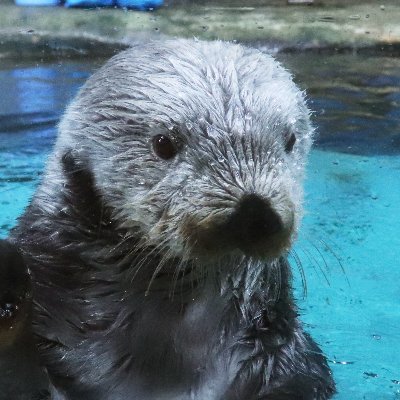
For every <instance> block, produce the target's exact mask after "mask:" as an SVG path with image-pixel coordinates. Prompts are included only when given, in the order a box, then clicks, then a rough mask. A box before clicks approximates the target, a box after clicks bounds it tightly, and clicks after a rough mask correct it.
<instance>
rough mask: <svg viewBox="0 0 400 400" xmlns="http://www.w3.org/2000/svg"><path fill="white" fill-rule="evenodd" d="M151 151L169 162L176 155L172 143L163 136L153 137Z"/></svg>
mask: <svg viewBox="0 0 400 400" xmlns="http://www.w3.org/2000/svg"><path fill="white" fill-rule="evenodd" d="M153 150H154V153H156V155H157V156H158V157H160V158H162V159H163V160H169V159H171V158H173V157H174V156H175V155H176V153H177V149H176V147H175V145H174V143H173V142H172V140H171V139H170V138H169V137H168V136H165V135H157V136H154V137H153Z"/></svg>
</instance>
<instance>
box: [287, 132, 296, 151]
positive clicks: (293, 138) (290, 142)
mask: <svg viewBox="0 0 400 400" xmlns="http://www.w3.org/2000/svg"><path fill="white" fill-rule="evenodd" d="M295 143H296V136H295V134H294V133H292V134H291V135H290V137H289V139H288V141H287V142H286V145H285V151H286V153H290V152H291V151H292V150H293V146H294V144H295Z"/></svg>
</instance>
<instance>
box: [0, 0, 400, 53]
mask: <svg viewBox="0 0 400 400" xmlns="http://www.w3.org/2000/svg"><path fill="white" fill-rule="evenodd" d="M0 9H1V13H0V59H38V58H45V59H48V58H58V57H69V58H80V57H90V56H93V57H96V56H104V57H107V56H109V55H111V54H113V53H115V52H116V51H118V50H120V49H122V48H125V47H127V46H128V45H129V44H130V43H134V42H136V41H138V40H149V39H156V38H160V37H169V36H172V37H173V36H178V37H197V38H199V39H224V40H237V41H240V42H242V43H252V44H257V45H258V46H261V47H262V46H265V47H266V48H268V49H269V50H271V51H274V52H296V51H313V52H327V53H330V52H332V53H333V52H357V53H367V54H371V55H373V54H379V55H391V56H393V55H395V56H399V55H400V23H399V21H400V5H399V4H396V1H395V0H391V1H387V2H385V5H379V4H376V3H375V4H371V3H369V2H368V1H365V2H359V3H357V4H353V5H340V6H338V5H329V4H326V5H324V6H317V5H315V6H311V7H306V6H276V5H272V6H259V7H248V6H246V7H223V6H209V5H204V4H203V5H202V4H200V5H199V4H197V5H190V6H185V5H178V4H176V5H173V6H171V7H164V8H161V9H159V10H156V11H153V12H137V11H126V10H120V9H98V10H95V11H93V10H84V9H64V8H62V7H50V8H48V7H42V8H40V7H17V6H14V5H13V4H12V3H10V2H9V1H5V0H0Z"/></svg>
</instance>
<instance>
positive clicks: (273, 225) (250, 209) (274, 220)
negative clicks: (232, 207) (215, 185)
mask: <svg viewBox="0 0 400 400" xmlns="http://www.w3.org/2000/svg"><path fill="white" fill-rule="evenodd" d="M282 228H283V225H282V221H281V219H280V217H279V215H278V214H277V213H276V212H275V211H274V210H273V209H272V208H271V206H270V204H269V202H268V201H266V200H264V199H262V198H261V197H259V196H257V195H255V194H249V195H246V196H245V197H243V199H242V200H241V201H240V203H239V206H238V208H237V209H236V211H235V212H234V213H233V215H232V217H231V218H230V220H229V222H228V229H230V233H231V234H232V235H233V236H234V237H235V239H236V240H237V241H238V243H240V244H242V245H250V244H253V243H256V242H258V241H260V240H265V239H267V238H268V237H269V236H272V235H273V234H275V233H277V232H279V231H280V230H282Z"/></svg>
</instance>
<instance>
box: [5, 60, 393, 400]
mask: <svg viewBox="0 0 400 400" xmlns="http://www.w3.org/2000/svg"><path fill="white" fill-rule="evenodd" d="M281 58H283V59H284V62H285V63H287V65H288V66H289V67H290V68H291V69H292V70H293V71H295V73H296V80H297V81H298V82H299V84H300V85H301V86H302V87H304V88H306V89H307V91H308V93H309V103H310V106H311V108H312V109H314V110H315V114H314V119H315V123H316V125H317V126H318V127H319V129H318V131H319V138H318V140H317V143H316V146H315V149H314V150H313V151H312V154H311V157H310V163H309V169H308V179H307V181H306V210H307V213H306V216H305V219H304V223H303V227H302V231H301V234H300V237H299V240H298V243H297V245H296V247H295V251H294V256H293V257H292V265H293V266H294V273H295V282H296V294H297V297H298V299H299V305H300V307H301V314H302V319H303V321H304V322H305V324H306V326H307V329H308V330H309V331H311V332H312V334H313V336H314V337H315V338H316V339H317V340H318V342H319V343H320V344H321V346H322V347H323V349H324V351H325V353H326V355H327V357H328V359H329V360H330V364H331V366H332V369H333V371H334V375H335V379H336V381H337V384H338V390H339V394H338V395H337V396H336V399H337V400H349V399H351V400H353V399H354V400H357V399H365V400H393V399H400V60H396V59H390V58H361V57H355V56H334V57H328V56H322V55H321V56H318V55H317V56H310V55H306V56H304V55H303V56H302V55H298V56H295V55H290V56H282V57H281ZM93 68H94V64H90V63H89V64H82V63H80V64H74V63H64V64H51V65H45V64H44V65H31V66H29V65H25V66H15V65H13V66H3V69H1V70H0V90H1V92H2V93H3V96H1V99H0V236H6V235H7V232H8V231H9V229H10V228H11V227H12V226H13V225H14V224H15V222H16V218H17V217H18V215H20V214H21V212H22V211H23V209H24V207H25V206H26V205H27V203H28V201H29V198H30V196H31V195H32V193H33V191H34V189H35V187H36V185H37V184H38V182H39V180H40V176H41V172H42V170H43V167H44V163H45V159H46V157H47V155H48V154H49V152H50V150H51V146H52V143H53V142H54V138H55V131H56V130H55V125H56V122H57V121H58V119H59V116H60V114H61V113H62V110H63V109H64V107H65V105H66V103H68V101H69V100H70V99H71V98H72V97H73V95H74V94H75V93H76V91H77V90H78V88H79V87H80V85H81V84H82V83H83V81H84V80H85V79H86V77H87V76H88V75H89V74H90V72H91V71H92V69H93ZM296 259H297V260H300V261H298V262H299V263H301V268H303V269H304V272H305V275H306V286H307V293H306V296H303V292H304V291H303V289H302V284H301V279H300V275H301V274H300V273H299V272H298V268H297V267H296Z"/></svg>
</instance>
